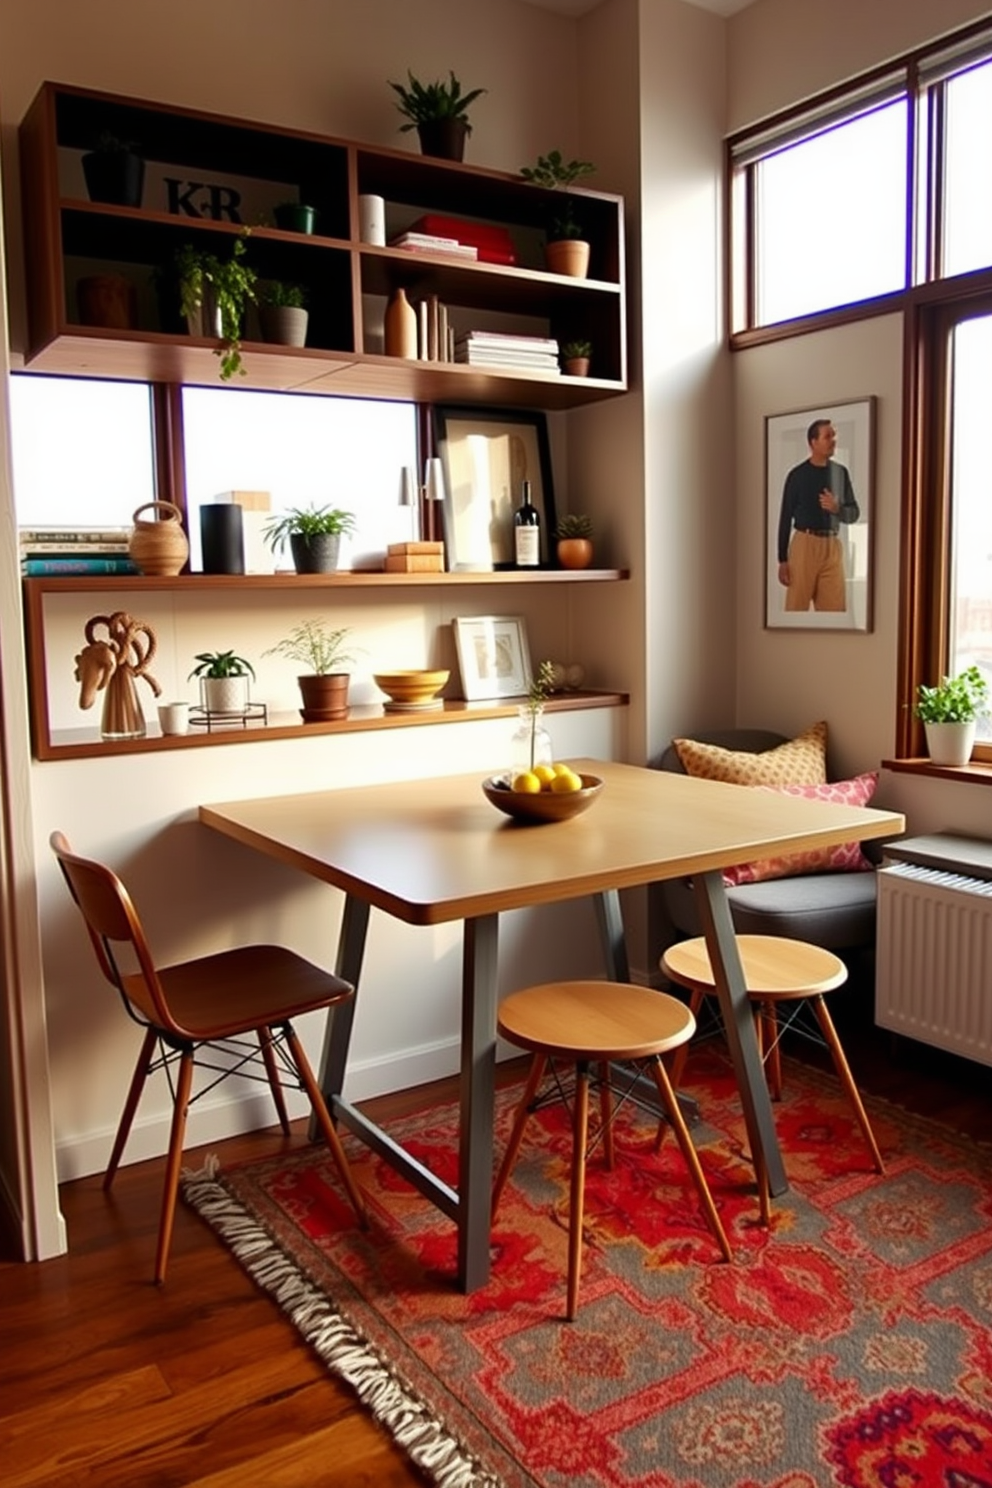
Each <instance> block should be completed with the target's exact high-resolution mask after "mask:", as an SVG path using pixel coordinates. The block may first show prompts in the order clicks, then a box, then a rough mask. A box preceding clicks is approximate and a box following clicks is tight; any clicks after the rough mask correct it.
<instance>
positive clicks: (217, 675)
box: [189, 651, 255, 713]
mask: <svg viewBox="0 0 992 1488" xmlns="http://www.w3.org/2000/svg"><path fill="white" fill-rule="evenodd" d="M189 676H190V678H193V677H197V678H198V679H199V682H200V701H201V702H202V704H203V708H204V711H205V712H207V713H244V712H245V711H246V710H247V707H248V679H249V677H250V678H252V680H254V677H255V669H254V667H253V666H252V664H251V662H250V661H246V660H245V658H244V657H243V656H237V655H236V654H235V653H234V652H233V651H198V652H197V655H196V666H195V667H194V668H193V670H192V671H191V672H190V674H189Z"/></svg>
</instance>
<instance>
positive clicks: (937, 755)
mask: <svg viewBox="0 0 992 1488" xmlns="http://www.w3.org/2000/svg"><path fill="white" fill-rule="evenodd" d="M923 727H924V729H925V730H926V736H927V750H928V752H929V754H930V758H931V759H932V760H933V762H934V764H935V765H966V764H967V763H968V761H969V760H970V759H971V751H972V747H973V745H974V743H975V731H976V729H977V727H978V725H977V724H975V723H974V722H972V723H925V724H924V725H923Z"/></svg>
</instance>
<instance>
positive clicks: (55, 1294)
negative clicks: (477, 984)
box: [0, 994, 992, 1488]
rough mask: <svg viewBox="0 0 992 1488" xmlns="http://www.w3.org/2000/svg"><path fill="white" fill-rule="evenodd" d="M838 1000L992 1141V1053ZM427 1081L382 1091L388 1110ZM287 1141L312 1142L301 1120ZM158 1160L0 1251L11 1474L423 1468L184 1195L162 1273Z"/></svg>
mask: <svg viewBox="0 0 992 1488" xmlns="http://www.w3.org/2000/svg"><path fill="white" fill-rule="evenodd" d="M832 1006H833V1008H834V1015H835V1019H836V1021H837V1024H838V1028H839V1030H840V1032H841V1037H842V1039H843V1041H844V1044H845V1048H846V1050H847V1053H848V1056H849V1059H850V1061H851V1064H852V1067H853V1068H854V1071H855V1075H856V1078H857V1079H858V1081H859V1083H860V1084H861V1086H862V1088H863V1089H864V1090H866V1091H872V1092H874V1093H876V1094H880V1095H883V1096H885V1097H887V1098H888V1099H890V1100H893V1101H896V1102H897V1103H899V1104H901V1105H905V1106H907V1107H909V1108H910V1109H914V1110H918V1111H921V1112H924V1113H926V1114H928V1115H932V1116H934V1117H936V1118H937V1119H939V1120H942V1121H945V1122H948V1123H950V1124H951V1125H953V1126H954V1127H956V1128H957V1129H959V1130H962V1131H965V1132H968V1133H970V1134H971V1135H973V1136H974V1137H975V1138H977V1139H980V1140H983V1141H989V1142H992V1101H990V1099H989V1071H988V1069H987V1068H985V1067H983V1066H979V1065H975V1064H970V1063H967V1062H966V1061H964V1060H957V1059H953V1058H951V1057H950V1056H945V1055H940V1054H936V1053H935V1052H934V1051H933V1050H929V1049H924V1048H923V1046H921V1045H910V1044H909V1043H908V1042H906V1041H899V1043H898V1044H895V1045H894V1044H893V1042H892V1040H890V1038H889V1036H888V1035H886V1034H882V1033H880V1032H879V1031H878V1030H876V1029H874V1028H873V1027H872V1026H871V1025H870V1023H868V1022H867V1021H866V1018H865V1014H864V1002H863V999H858V998H857V996H856V995H855V996H852V997H851V998H850V999H849V1000H847V1001H845V1000H844V997H843V996H841V995H840V994H838V995H837V998H836V1000H835V1001H834V1002H833V1003H832ZM796 1052H800V1050H799V1049H798V1048H797V1049H796ZM809 1057H810V1058H811V1059H814V1060H816V1062H817V1063H819V1062H820V1059H821V1054H820V1051H817V1050H815V1049H813V1050H811V1051H810V1053H809ZM507 1073H508V1071H506V1070H503V1071H502V1074H503V1077H505V1076H506V1074H507ZM441 1088H444V1087H441ZM448 1088H451V1087H450V1084H449V1087H448ZM423 1097H424V1092H411V1093H410V1094H409V1095H407V1096H396V1097H390V1098H388V1100H385V1101H380V1102H373V1103H370V1104H371V1106H372V1107H374V1108H375V1109H377V1111H378V1112H379V1114H380V1115H386V1114H389V1113H398V1112H400V1111H403V1110H406V1109H412V1108H415V1106H416V1104H417V1103H419V1102H421V1101H422V1100H423ZM291 1140H292V1142H293V1144H295V1145H299V1144H302V1143H303V1142H304V1141H305V1140H306V1139H305V1136H304V1134H303V1130H302V1123H301V1124H300V1127H299V1130H297V1131H295V1132H294V1136H293V1138H292V1139H291ZM282 1144H283V1138H282V1136H281V1135H280V1134H279V1132H278V1130H276V1131H275V1132H257V1133H254V1134H252V1135H250V1136H247V1137H241V1138H238V1139H236V1140H233V1141H230V1142H227V1143H223V1144H220V1146H219V1147H215V1148H214V1149H212V1150H215V1151H217V1152H218V1155H219V1156H220V1158H221V1160H222V1161H228V1162H231V1161H235V1160H238V1159H242V1158H246V1157H250V1156H252V1155H262V1154H263V1153H268V1152H271V1151H278V1150H279V1149H280V1148H281V1146H282ZM202 1156H203V1152H202V1151H201V1152H200V1153H197V1152H196V1151H195V1150H191V1151H190V1152H189V1153H188V1154H187V1160H188V1163H189V1165H190V1166H195V1165H196V1163H197V1162H198V1161H199V1160H200V1159H201V1158H202ZM161 1176H162V1165H161V1162H160V1161H155V1162H150V1163H141V1164H136V1165H134V1166H132V1167H127V1168H122V1169H121V1170H120V1172H119V1174H118V1177H117V1181H116V1183H115V1185H114V1189H113V1191H112V1194H111V1195H110V1196H108V1195H105V1194H104V1193H103V1191H102V1189H101V1186H100V1178H99V1177H92V1178H86V1179H82V1180H80V1181H78V1182H75V1183H70V1184H66V1185H65V1186H64V1188H63V1190H62V1200H63V1210H64V1213H65V1218H66V1223H67V1225H68V1230H69V1241H70V1252H69V1254H68V1255H67V1256H63V1257H60V1258H58V1259H57V1260H54V1261H48V1262H45V1263H44V1264H41V1265H33V1266H24V1265H20V1264H15V1263H10V1262H8V1263H6V1264H0V1481H2V1482H3V1484H4V1485H5V1488H28V1485H30V1488H48V1485H54V1484H56V1483H58V1484H59V1485H62V1488H65V1485H66V1484H71V1485H73V1488H77V1485H78V1488H83V1485H86V1488H91V1485H92V1488H235V1485H237V1488H304V1485H306V1488H323V1485H346V1488H362V1485H373V1484H374V1485H376V1488H399V1485H409V1484H422V1483H423V1482H424V1479H423V1478H422V1477H421V1476H420V1474H419V1473H418V1472H417V1471H416V1470H415V1469H414V1468H412V1467H411V1466H410V1465H409V1464H408V1462H407V1460H406V1458H405V1457H404V1456H403V1454H402V1453H400V1452H399V1451H398V1450H397V1449H396V1448H395V1447H393V1445H392V1443H391V1442H390V1440H389V1438H388V1437H387V1436H386V1434H385V1433H384V1432H382V1431H380V1429H379V1428H378V1427H377V1426H376V1425H375V1424H374V1423H373V1422H372V1421H371V1419H370V1417H369V1416H368V1415H367V1414H366V1412H365V1411H364V1410H362V1409H361V1408H360V1407H359V1406H357V1405H356V1404H355V1402H354V1400H353V1398H352V1396H351V1393H350V1391H348V1390H347V1389H345V1388H344V1387H343V1386H340V1385H338V1384H336V1383H335V1381H334V1380H333V1378H332V1377H331V1376H330V1375H329V1374H328V1373H327V1372H326V1371H325V1370H324V1368H323V1366H322V1365H320V1364H319V1363H318V1362H317V1361H316V1359H315V1358H314V1357H312V1356H311V1354H310V1353H309V1351H308V1349H307V1348H306V1347H305V1346H304V1345H302V1344H301V1343H299V1342H298V1341H297V1338H296V1335H295V1334H294V1332H293V1329H292V1328H291V1326H290V1325H289V1323H287V1322H286V1321H285V1320H284V1319H283V1318H282V1316H281V1315H280V1314H279V1313H278V1311H277V1310H276V1308H275V1307H274V1306H273V1304H272V1303H271V1302H269V1301H268V1300H267V1299H266V1298H265V1297H263V1296H262V1295H261V1294H260V1293H258V1292H257V1291H256V1290H255V1287H254V1286H253V1284H252V1283H251V1282H250V1281H249V1280H248V1278H247V1276H246V1275H245V1273H244V1272H243V1271H242V1270H241V1268H240V1266H238V1265H237V1263H236V1262H235V1261H233V1260H232V1259H231V1257H230V1256H229V1255H228V1253H227V1251H226V1250H225V1249H224V1247H223V1246H222V1245H221V1244H220V1243H219V1242H218V1241H217V1240H216V1239H215V1238H214V1237H213V1235H212V1234H211V1232H210V1231H209V1230H208V1229H207V1227H206V1226H205V1225H204V1224H203V1223H202V1222H201V1221H200V1220H199V1219H197V1218H196V1216H195V1215H193V1214H191V1213H190V1212H189V1211H188V1210H187V1209H186V1208H185V1206H183V1205H180V1207H179V1213H178V1215H177V1219H176V1231H175V1238H174V1241H173V1247H172V1255H171V1260H170V1265H169V1274H168V1278H167V1280H166V1283H165V1285H164V1287H162V1288H156V1287H155V1286H154V1285H153V1284H152V1283H151V1281H150V1276H151V1270H152V1262H153V1253H154V1236H155V1232H156V1228H157V1223H158V1206H159V1198H160V1184H161Z"/></svg>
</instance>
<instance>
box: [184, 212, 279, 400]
mask: <svg viewBox="0 0 992 1488" xmlns="http://www.w3.org/2000/svg"><path fill="white" fill-rule="evenodd" d="M245 232H247V229H245ZM246 252H247V248H246V247H245V242H244V237H243V236H241V237H237V238H235V239H234V242H233V243H232V245H231V256H230V258H218V257H217V255H216V254H215V253H206V252H204V251H203V250H202V249H199V248H194V247H193V245H192V244H191V243H184V244H183V246H182V247H181V248H180V249H179V250H178V251H177V253H176V258H175V270H176V273H177V275H178V277H179V304H180V309H181V311H182V313H183V315H195V314H196V313H197V311H199V310H202V308H203V302H204V299H205V298H207V297H208V292H209V297H212V299H213V303H214V304H215V305H216V307H217V312H218V315H219V316H220V328H219V329H220V335H221V344H220V346H219V347H218V348H217V355H218V356H219V357H220V375H221V377H222V378H223V380H224V381H225V382H229V381H230V379H231V378H232V377H234V376H235V374H237V375H239V376H241V377H243V376H244V375H245V369H244V366H243V365H242V360H241V326H242V322H243V320H244V314H245V310H246V309H247V307H248V305H249V304H253V303H254V302H255V300H256V298H257V294H256V289H255V282H256V279H257V277H258V276H257V274H256V273H255V270H254V269H253V268H252V267H251V265H250V264H246V263H244V262H242V260H243V259H244V256H245V254H246Z"/></svg>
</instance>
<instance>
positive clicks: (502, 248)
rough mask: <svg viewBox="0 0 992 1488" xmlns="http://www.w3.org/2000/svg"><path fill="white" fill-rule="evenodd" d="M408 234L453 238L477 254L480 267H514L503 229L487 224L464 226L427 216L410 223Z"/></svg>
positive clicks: (450, 219)
mask: <svg viewBox="0 0 992 1488" xmlns="http://www.w3.org/2000/svg"><path fill="white" fill-rule="evenodd" d="M409 231H410V232H418V233H427V234H430V235H431V236H434V237H439V238H455V239H456V240H457V241H458V242H459V243H468V244H470V245H471V246H472V247H474V248H477V249H478V250H479V259H480V261H481V262H482V263H500V264H509V265H512V264H515V263H516V261H517V252H516V249H515V248H514V246H513V239H512V238H511V237H510V234H509V233H508V232H507V230H506V228H505V227H498V226H496V225H495V224H492V223H488V222H464V221H462V219H461V218H460V217H442V216H441V215H440V214H439V213H437V212H428V213H427V215H426V216H424V217H419V218H418V219H417V221H416V222H414V223H413V224H412V225H411V227H410V229H409Z"/></svg>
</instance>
